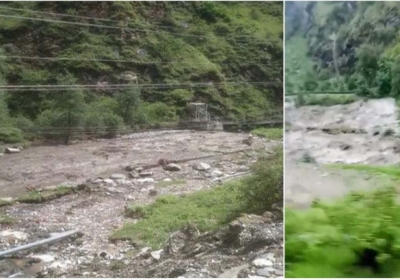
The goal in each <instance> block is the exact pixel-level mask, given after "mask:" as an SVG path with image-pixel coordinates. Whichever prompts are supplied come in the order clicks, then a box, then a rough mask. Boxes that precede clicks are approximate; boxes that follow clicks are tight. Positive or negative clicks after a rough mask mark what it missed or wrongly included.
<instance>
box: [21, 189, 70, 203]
mask: <svg viewBox="0 0 400 280" xmlns="http://www.w3.org/2000/svg"><path fill="white" fill-rule="evenodd" d="M74 190H75V189H74V188H73V187H67V186H59V187H57V188H55V189H53V190H45V191H41V192H39V191H31V192H29V193H27V194H26V195H24V196H22V197H20V198H18V199H17V201H18V202H21V203H42V202H46V201H49V200H53V199H57V198H60V197H62V196H64V195H67V194H70V193H72V192H74Z"/></svg>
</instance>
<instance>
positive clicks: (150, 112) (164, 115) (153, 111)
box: [145, 102, 178, 123]
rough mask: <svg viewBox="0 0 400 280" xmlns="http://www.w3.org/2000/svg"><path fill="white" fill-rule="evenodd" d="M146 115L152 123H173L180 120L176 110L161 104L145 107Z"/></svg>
mask: <svg viewBox="0 0 400 280" xmlns="http://www.w3.org/2000/svg"><path fill="white" fill-rule="evenodd" d="M145 114H146V116H147V118H148V121H149V122H150V123H163V122H171V121H177V119H178V118H177V115H176V111H175V108H174V107H171V106H168V105H167V104H165V103H161V102H156V103H151V104H148V105H147V106H146V107H145Z"/></svg>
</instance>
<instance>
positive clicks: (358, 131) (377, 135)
mask: <svg viewBox="0 0 400 280" xmlns="http://www.w3.org/2000/svg"><path fill="white" fill-rule="evenodd" d="M286 123H287V129H286V132H285V154H286V159H285V161H286V164H285V200H286V203H287V205H289V206H295V207H307V206H309V205H310V203H311V202H312V200H313V199H315V198H320V199H323V200H329V199H335V198H338V197H341V196H343V195H345V194H346V193H348V192H350V191H352V190H363V189H373V188H376V187H379V186H381V185H382V184H384V182H382V181H379V182H378V181H375V180H373V179H371V178H369V177H368V176H364V175H363V174H360V173H359V172H353V171H344V170H332V169H331V168H326V167H325V166H324V165H326V164H333V163H345V164H355V163H357V164H373V165H388V164H397V163H399V162H400V139H399V138H398V136H397V135H398V109H397V106H396V102H395V100H394V99H391V98H386V99H376V100H369V101H357V102H354V103H352V104H348V105H336V106H330V107H324V106H304V107H299V108H295V107H294V106H293V105H292V104H291V103H288V104H286Z"/></svg>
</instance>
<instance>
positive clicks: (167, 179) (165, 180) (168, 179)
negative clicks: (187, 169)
mask: <svg viewBox="0 0 400 280" xmlns="http://www.w3.org/2000/svg"><path fill="white" fill-rule="evenodd" d="M163 181H164V182H172V179H171V178H165V179H164V180H163Z"/></svg>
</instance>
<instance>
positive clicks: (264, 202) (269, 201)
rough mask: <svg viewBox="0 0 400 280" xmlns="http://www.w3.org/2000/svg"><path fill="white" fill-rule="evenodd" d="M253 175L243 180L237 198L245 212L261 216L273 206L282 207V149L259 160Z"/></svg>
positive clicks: (254, 167)
mask: <svg viewBox="0 0 400 280" xmlns="http://www.w3.org/2000/svg"><path fill="white" fill-rule="evenodd" d="M253 172H254V175H253V176H251V177H248V178H245V179H244V180H243V186H242V188H240V194H239V198H240V200H241V201H243V203H244V205H245V209H246V211H248V212H250V213H257V214H262V213H263V212H265V211H267V210H269V209H271V206H272V205H274V204H279V205H280V206H282V205H283V148H282V147H279V148H278V149H276V150H275V151H274V152H273V154H272V155H271V156H268V157H265V158H260V159H259V161H258V162H257V163H256V164H255V165H254V166H253Z"/></svg>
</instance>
